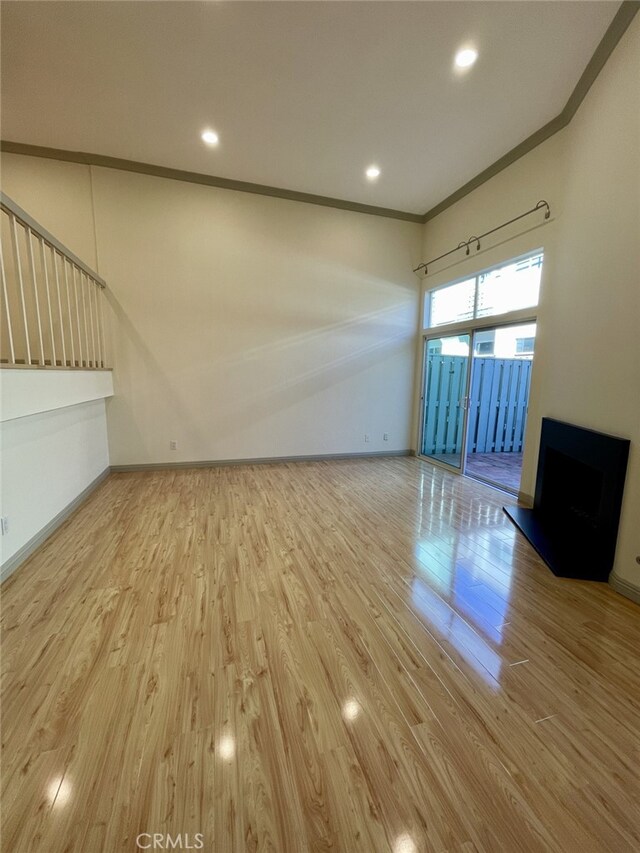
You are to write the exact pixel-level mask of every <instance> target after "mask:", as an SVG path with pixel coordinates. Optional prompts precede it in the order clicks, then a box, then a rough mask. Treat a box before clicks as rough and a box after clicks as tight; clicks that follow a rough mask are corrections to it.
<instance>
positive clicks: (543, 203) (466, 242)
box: [414, 198, 551, 275]
mask: <svg viewBox="0 0 640 853" xmlns="http://www.w3.org/2000/svg"><path fill="white" fill-rule="evenodd" d="M543 208H544V218H545V219H549V218H550V217H551V208H550V207H549V203H548V202H546V201H545V200H544V199H543V198H541V199H540V201H539V202H538V203H537V204H536V206H535V207H532V208H531V210H526V211H525V212H524V213H521V214H520V215H519V216H514V217H513V219H510V220H509V221H508V222H503V223H502V225H497V226H496V227H495V228H491V229H490V230H489V231H485V232H484V234H480V235H479V236H477V237H476V236H475V234H474V235H473V236H471V237H469V239H468V240H461V241H460V242H459V243H458V245H457V246H456V247H455V249H450V250H449V251H448V252H445V253H444V254H443V255H438V257H437V258H432V259H431V260H430V261H426V262H425V263H422V264H419V265H418V266H417V267H416V268H415V269H414V272H415V273H417V272H420V270H424V274H425V275H427V272H428V267H429V264H435V262H436V261H441V260H442V259H443V258H446V257H448V256H449V255H453V253H454V252H457V251H459V250H460V249H461V248H462V247H463V246H464V247H465V255H469V254H470V251H471V249H470V248H469V247H470V246H471V244H472V243H475V244H476V252H478V251H479V250H480V240H482V239H483V238H484V237H488V236H489V234H495V232H496V231H499V230H500V229H501V228H506V227H507V225H512V224H513V223H514V222H517V221H518V220H519V219H523V218H524V217H525V216H529V215H530V214H531V213H536V211H538V210H542V209H543Z"/></svg>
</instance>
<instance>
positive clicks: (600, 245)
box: [423, 18, 640, 590]
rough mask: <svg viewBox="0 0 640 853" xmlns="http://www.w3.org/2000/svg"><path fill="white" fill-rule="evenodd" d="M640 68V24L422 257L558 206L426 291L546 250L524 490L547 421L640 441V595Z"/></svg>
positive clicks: (625, 564) (437, 227)
mask: <svg viewBox="0 0 640 853" xmlns="http://www.w3.org/2000/svg"><path fill="white" fill-rule="evenodd" d="M638 68H640V18H636V20H635V21H634V22H633V24H632V25H631V27H630V28H629V30H628V31H627V32H626V34H625V35H624V36H623V38H622V40H621V42H620V44H619V45H618V47H617V48H616V50H615V51H614V53H613V55H612V56H611V58H610V59H609V61H608V63H607V65H606V66H605V67H604V69H603V71H602V72H601V74H600V75H599V77H598V79H597V80H596V82H595V83H594V85H593V87H592V88H591V90H590V92H589V93H588V95H587V97H586V99H585V101H584V102H583V104H582V105H581V107H580V109H579V111H578V113H577V114H576V116H575V117H574V119H573V121H572V122H571V124H570V125H569V126H568V127H567V128H566V129H565V130H564V131H562V132H561V133H559V134H557V135H556V136H554V137H552V138H551V139H550V140H548V141H547V142H545V143H544V144H543V145H540V146H539V147H538V148H536V149H535V150H534V151H532V152H530V153H529V154H528V155H526V157H524V158H522V159H520V160H518V161H517V162H516V163H514V164H513V165H512V166H510V167H509V168H508V169H506V170H504V171H503V172H501V173H500V174H498V175H496V176H495V177H494V178H492V179H491V180H490V181H488V182H487V183H485V184H483V185H482V186H481V187H479V188H478V189H477V190H475V191H474V192H473V193H471V194H470V195H468V196H466V197H465V198H464V199H462V200H461V201H459V202H458V203H457V204H455V205H454V206H452V207H451V208H449V209H448V210H446V211H444V212H443V213H442V214H441V215H440V216H438V217H436V218H435V219H433V220H432V221H430V222H428V223H427V224H426V226H425V240H424V249H423V251H424V257H425V258H429V257H431V256H433V255H438V254H440V252H443V251H446V249H448V248H449V247H450V246H451V245H455V244H456V243H457V242H459V241H460V240H461V239H463V238H465V239H466V238H467V237H468V236H469V234H472V233H481V232H482V231H486V230H488V229H489V228H492V227H493V226H495V225H497V224H499V223H500V222H502V221H505V220H507V219H509V218H511V217H512V216H514V215H516V214H518V213H520V212H521V211H523V210H526V209H527V208H529V207H532V206H533V205H534V204H535V203H536V202H537V201H538V199H540V198H545V199H547V201H548V202H549V203H550V205H551V209H552V213H553V218H552V220H551V222H550V223H548V224H545V225H543V226H541V227H537V226H536V227H534V228H533V229H529V228H528V226H527V225H525V228H527V230H525V231H523V226H522V224H520V225H518V226H514V227H513V228H512V229H511V231H507V232H501V234H500V236H499V242H498V241H494V242H490V241H489V242H486V243H485V249H484V250H483V251H482V252H481V253H480V254H479V255H478V256H475V255H472V256H471V257H470V258H468V259H466V260H465V261H464V262H463V263H461V264H455V265H451V266H449V267H448V268H447V269H444V270H437V269H434V274H433V275H430V276H429V278H428V279H427V282H428V285H427V286H428V287H432V286H435V285H437V284H441V283H443V282H444V281H447V280H449V279H454V278H458V277H460V276H463V275H465V274H467V273H471V272H473V271H474V270H476V269H480V268H484V267H486V266H489V265H491V264H493V263H498V262H500V261H503V260H506V259H507V258H510V257H514V256H517V255H519V254H521V253H523V252H525V251H528V250H532V249H535V248H538V247H543V248H544V251H545V263H544V271H543V280H542V295H541V302H540V306H539V311H538V335H537V341H536V356H535V361H534V370H533V378H532V391H531V405H530V413H529V422H528V430H527V439H526V445H525V457H524V470H523V485H522V489H523V491H524V492H525V493H527V494H532V493H533V486H534V481H535V467H536V462H537V452H538V442H539V435H540V420H541V417H543V416H550V417H555V418H559V419H561V420H566V421H571V422H573V423H576V424H580V425H583V426H586V427H590V428H592V429H596V430H600V431H603V432H609V433H612V434H615V435H620V436H623V437H627V438H630V439H631V441H632V449H631V457H630V461H629V468H628V474H627V482H626V488H625V499H624V506H623V512H622V519H621V527H620V535H619V539H618V550H617V556H616V564H615V569H614V574H615V576H616V578H618V579H620V580H622V581H623V582H624V583H625V584H627V585H628V586H630V587H635V588H636V589H638V590H640V566H639V565H638V564H637V563H636V560H635V558H636V555H640V527H639V526H638V519H640V335H639V334H638V329H639V328H640V86H638V75H637V72H638ZM534 218H535V217H532V219H534ZM540 221H541V220H540ZM525 222H526V220H525Z"/></svg>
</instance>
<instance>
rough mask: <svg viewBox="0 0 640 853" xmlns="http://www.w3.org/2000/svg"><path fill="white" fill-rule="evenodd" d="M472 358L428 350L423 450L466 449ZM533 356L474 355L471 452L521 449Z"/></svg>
mask: <svg viewBox="0 0 640 853" xmlns="http://www.w3.org/2000/svg"><path fill="white" fill-rule="evenodd" d="M467 364H468V361H467V358H466V357H465V356H460V355H428V356H427V376H426V388H425V411H424V425H423V433H422V452H423V453H425V454H427V455H434V454H441V453H460V452H461V451H462V441H463V438H464V436H463V432H462V431H463V425H464V417H463V415H464V410H463V408H462V404H461V401H462V400H463V398H464V396H465V393H466V380H467ZM532 364H533V362H532V361H531V360H530V359H519V358H474V359H473V366H472V374H471V389H470V397H469V430H468V436H469V439H468V442H467V452H468V453H520V452H521V451H522V443H523V441H524V430H525V425H526V420H527V404H528V400H529V385H530V382H531V365H532Z"/></svg>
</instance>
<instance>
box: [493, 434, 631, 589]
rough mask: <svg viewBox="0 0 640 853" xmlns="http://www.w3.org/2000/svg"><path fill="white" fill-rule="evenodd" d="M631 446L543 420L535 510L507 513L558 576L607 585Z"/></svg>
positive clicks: (628, 443) (603, 435)
mask: <svg viewBox="0 0 640 853" xmlns="http://www.w3.org/2000/svg"><path fill="white" fill-rule="evenodd" d="M629 445H630V442H629V441H628V440H627V439H623V438H615V437H614V436H611V435H605V434H604V433H599V432H594V431H593V430H590V429H584V428H583V427H578V426H574V425H573V424H568V423H564V422H563V421H557V420H554V419H553V418H543V419H542V434H541V438H540V454H539V456H538V472H537V477H536V491H535V500H534V505H533V509H528V508H525V507H504V511H505V512H506V513H507V515H508V516H509V517H510V518H511V520H512V521H513V522H514V524H515V525H516V526H517V527H518V528H519V529H520V530H521V531H522V533H524V535H525V536H526V537H527V539H528V540H529V542H530V543H531V544H532V545H533V547H534V548H535V549H536V551H537V552H538V553H539V554H540V556H541V557H542V559H543V560H544V561H545V563H546V564H547V565H548V566H549V568H550V569H551V571H552V572H553V573H554V574H555V575H558V576H559V577H567V578H581V579H584V580H598V581H606V580H607V578H608V576H609V572H610V571H611V569H612V567H613V559H614V555H615V549H616V539H617V536H618V523H619V520H620V508H621V506H622V494H623V490H624V480H625V475H626V471H627V460H628V457H629Z"/></svg>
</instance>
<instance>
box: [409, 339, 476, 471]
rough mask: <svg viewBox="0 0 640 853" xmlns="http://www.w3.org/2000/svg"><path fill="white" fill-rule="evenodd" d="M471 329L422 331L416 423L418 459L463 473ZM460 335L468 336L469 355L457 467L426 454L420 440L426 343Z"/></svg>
mask: <svg viewBox="0 0 640 853" xmlns="http://www.w3.org/2000/svg"><path fill="white" fill-rule="evenodd" d="M441 328H442V329H443V330H445V329H447V327H446V326H442V327H441ZM473 331H474V330H473V329H472V328H468V329H462V328H460V329H458V328H456V330H455V332H451V333H445V334H438V333H437V331H436V329H429V330H428V331H427V332H423V334H422V369H421V377H420V414H419V417H420V422H419V424H418V453H417V454H416V455H417V456H418V458H419V459H424V460H425V461H426V462H431V464H433V465H437V466H438V467H439V468H443V469H444V470H445V471H450V472H452V473H454V474H464V468H465V465H466V457H467V453H466V450H467V423H468V421H469V392H470V390H471V369H472V366H473ZM461 335H468V336H469V355H468V356H467V358H468V359H469V361H468V368H467V378H466V381H465V388H464V394H465V395H464V397H463V399H464V416H463V419H462V454H461V458H460V467H459V468H458V467H457V466H455V465H450V464H449V463H448V462H442V461H441V460H439V459H434V457H433V456H427V454H426V453H423V452H422V440H423V438H424V415H425V411H424V408H425V379H426V376H427V345H428V343H429V341H439V340H441V339H442V338H457V337H460V336H461Z"/></svg>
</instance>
